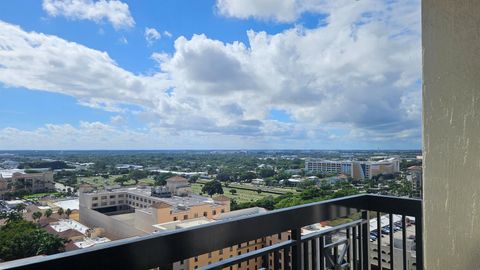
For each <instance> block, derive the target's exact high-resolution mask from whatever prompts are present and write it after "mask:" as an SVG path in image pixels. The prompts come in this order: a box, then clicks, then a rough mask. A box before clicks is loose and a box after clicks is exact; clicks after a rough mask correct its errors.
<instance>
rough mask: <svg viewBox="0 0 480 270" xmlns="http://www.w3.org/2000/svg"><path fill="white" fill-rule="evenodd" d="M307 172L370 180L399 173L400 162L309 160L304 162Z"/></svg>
mask: <svg viewBox="0 0 480 270" xmlns="http://www.w3.org/2000/svg"><path fill="white" fill-rule="evenodd" d="M305 170H306V171H307V172H314V173H317V172H321V173H327V174H339V173H343V174H345V175H348V176H350V177H352V178H353V179H362V180H363V179H372V177H373V176H376V175H379V174H387V173H396V172H399V171H400V160H399V159H398V158H388V159H383V160H378V161H351V160H340V161H334V160H321V159H310V160H306V161H305Z"/></svg>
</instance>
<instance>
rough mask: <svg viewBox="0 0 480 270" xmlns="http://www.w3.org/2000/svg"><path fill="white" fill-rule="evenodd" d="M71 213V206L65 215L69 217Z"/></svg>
mask: <svg viewBox="0 0 480 270" xmlns="http://www.w3.org/2000/svg"><path fill="white" fill-rule="evenodd" d="M71 214H72V210H70V208H67V210H66V211H65V215H66V216H67V218H69V217H70V215H71Z"/></svg>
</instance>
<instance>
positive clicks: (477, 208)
mask: <svg viewBox="0 0 480 270" xmlns="http://www.w3.org/2000/svg"><path fill="white" fill-rule="evenodd" d="M422 20H423V49H424V68H423V76H424V91H423V103H424V105H423V109H424V116H423V117H424V119H423V122H424V133H423V134H424V138H423V146H424V153H423V154H424V222H425V223H424V247H425V248H424V250H425V266H426V269H427V270H438V269H468V270H469V269H480V1H478V0H455V1H452V0H423V3H422Z"/></svg>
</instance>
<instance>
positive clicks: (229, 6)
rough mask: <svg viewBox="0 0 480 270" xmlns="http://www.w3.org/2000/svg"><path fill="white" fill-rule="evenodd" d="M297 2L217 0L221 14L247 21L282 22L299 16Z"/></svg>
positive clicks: (290, 0) (291, 0) (288, 0)
mask: <svg viewBox="0 0 480 270" xmlns="http://www.w3.org/2000/svg"><path fill="white" fill-rule="evenodd" d="M298 2H300V1H296V0H282V1H278V0H242V1H238V0H217V4H216V5H217V9H218V11H219V12H220V14H222V15H224V16H229V17H236V18H240V19H247V18H250V17H253V18H260V19H273V20H276V21H280V22H290V21H294V20H295V19H296V18H297V16H298V15H299V14H298V13H299V10H298V9H299V7H298Z"/></svg>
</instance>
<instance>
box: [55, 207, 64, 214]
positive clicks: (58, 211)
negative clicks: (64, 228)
mask: <svg viewBox="0 0 480 270" xmlns="http://www.w3.org/2000/svg"><path fill="white" fill-rule="evenodd" d="M63 212H64V211H63V208H61V207H60V208H58V210H57V213H58V214H59V215H60V216H62V215H63Z"/></svg>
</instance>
